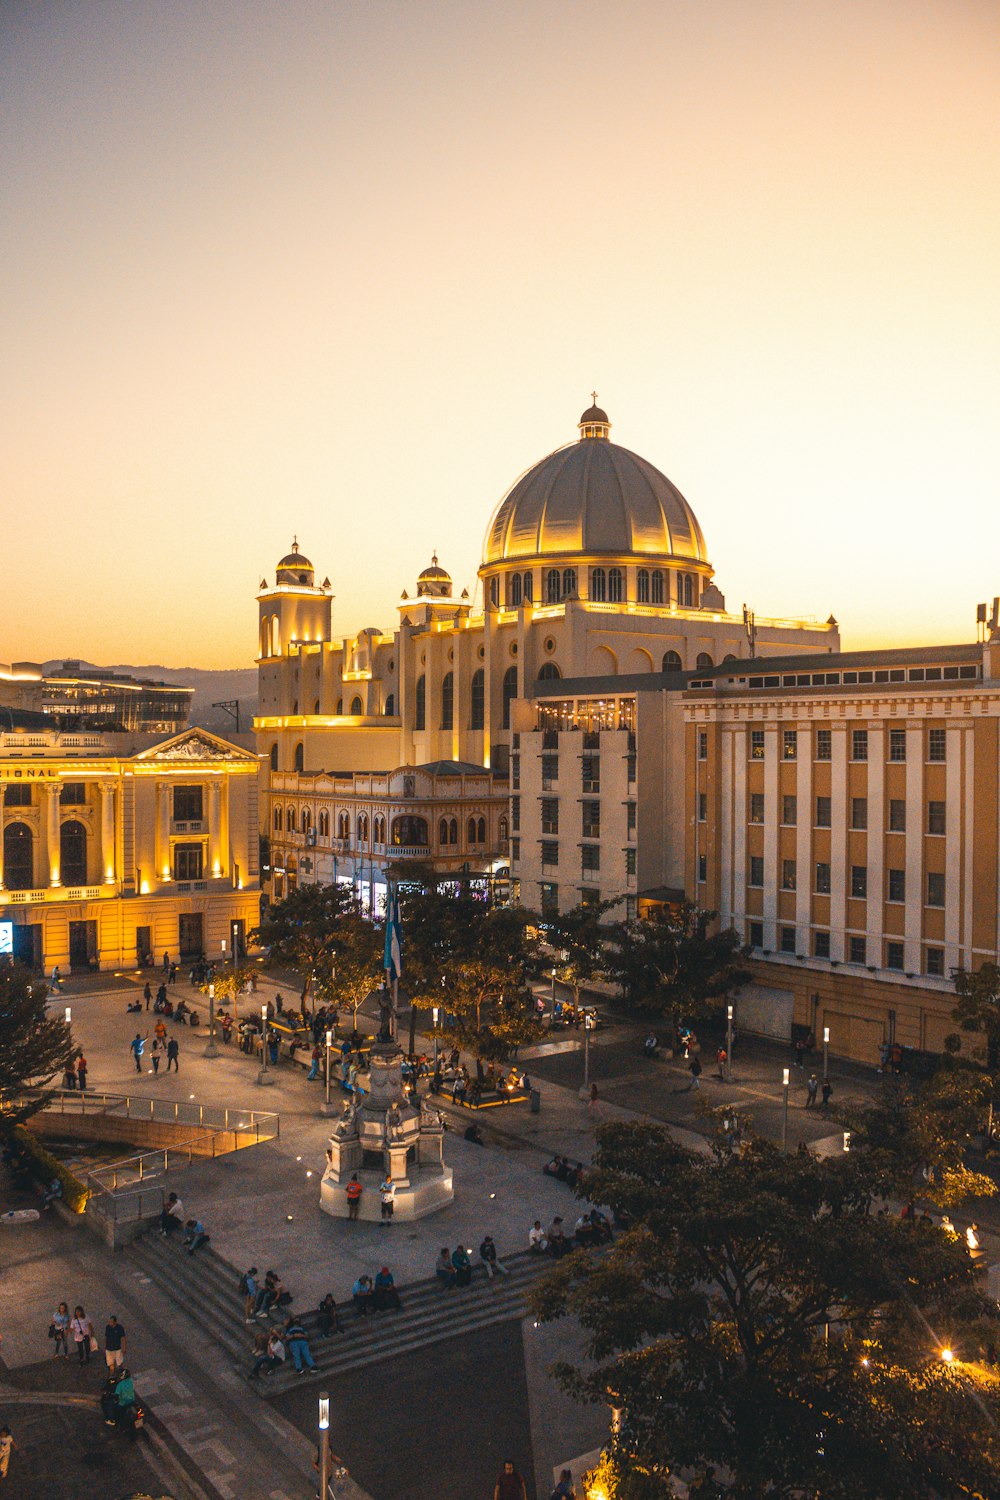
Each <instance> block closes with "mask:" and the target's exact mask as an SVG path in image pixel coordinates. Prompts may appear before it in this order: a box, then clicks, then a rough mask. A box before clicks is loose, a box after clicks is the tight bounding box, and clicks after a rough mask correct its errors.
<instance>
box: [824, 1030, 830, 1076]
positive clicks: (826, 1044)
mask: <svg viewBox="0 0 1000 1500" xmlns="http://www.w3.org/2000/svg"><path fill="white" fill-rule="evenodd" d="M829 1062H830V1028H829V1026H824V1027H823V1082H824V1083H825V1082H826V1080H827V1079H828V1078H829V1076H830V1067H829Z"/></svg>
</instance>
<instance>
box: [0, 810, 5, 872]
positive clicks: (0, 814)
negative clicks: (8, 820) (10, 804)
mask: <svg viewBox="0 0 1000 1500" xmlns="http://www.w3.org/2000/svg"><path fill="white" fill-rule="evenodd" d="M3 795H4V794H3V787H2V786H0V891H2V890H3V888H4V885H3Z"/></svg>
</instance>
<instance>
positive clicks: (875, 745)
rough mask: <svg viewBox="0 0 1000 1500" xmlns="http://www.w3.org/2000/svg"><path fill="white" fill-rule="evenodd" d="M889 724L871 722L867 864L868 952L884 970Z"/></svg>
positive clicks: (877, 966)
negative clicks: (883, 940)
mask: <svg viewBox="0 0 1000 1500" xmlns="http://www.w3.org/2000/svg"><path fill="white" fill-rule="evenodd" d="M885 750H886V747H885V726H884V725H883V724H882V723H881V722H879V721H873V722H872V723H870V724H869V725H868V839H867V848H866V851H865V863H866V864H867V866H868V905H867V908H866V911H867V918H868V921H867V927H866V931H865V953H866V955H867V958H868V963H869V964H874V965H875V966H876V968H879V969H881V968H882V967H883V964H884V961H885V960H884V954H883V953H882V933H883V930H884V926H885V898H886V888H885V882H886V874H885V830H886V826H887V821H888V820H887V818H886V813H885Z"/></svg>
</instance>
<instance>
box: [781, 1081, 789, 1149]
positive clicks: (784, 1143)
mask: <svg viewBox="0 0 1000 1500" xmlns="http://www.w3.org/2000/svg"><path fill="white" fill-rule="evenodd" d="M788 1082H789V1074H788V1069H787V1068H784V1069H783V1070H782V1075H781V1086H782V1088H783V1089H784V1091H785V1111H784V1117H783V1119H782V1122H781V1149H782V1151H784V1152H787V1151H788Z"/></svg>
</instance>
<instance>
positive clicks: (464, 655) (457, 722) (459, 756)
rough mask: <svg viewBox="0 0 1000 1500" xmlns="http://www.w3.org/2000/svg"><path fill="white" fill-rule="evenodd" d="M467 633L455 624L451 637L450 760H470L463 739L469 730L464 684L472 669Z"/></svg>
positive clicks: (465, 629)
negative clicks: (452, 658)
mask: <svg viewBox="0 0 1000 1500" xmlns="http://www.w3.org/2000/svg"><path fill="white" fill-rule="evenodd" d="M469 638H470V637H469V631H468V628H467V626H466V625H465V624H464V622H463V623H459V622H456V626H455V630H454V632H453V634H452V636H451V642H452V651H453V655H454V661H453V662H452V674H453V675H452V682H453V683H454V687H453V689H452V720H451V734H450V736H449V739H450V744H451V749H450V751H449V755H450V757H451V759H452V760H471V759H472V756H471V754H469V755H467V754H466V753H465V737H466V734H467V732H468V728H469V702H468V693H467V689H466V683H467V682H468V681H469V678H470V677H471V676H472V667H471V666H470V664H469Z"/></svg>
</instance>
